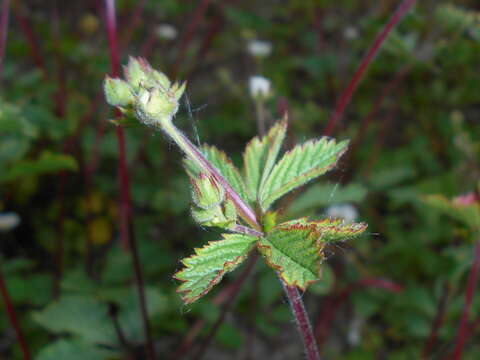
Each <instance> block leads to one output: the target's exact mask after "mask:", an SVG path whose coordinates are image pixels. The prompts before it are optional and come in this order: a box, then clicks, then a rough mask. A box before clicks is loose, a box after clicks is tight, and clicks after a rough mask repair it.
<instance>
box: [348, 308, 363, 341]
mask: <svg viewBox="0 0 480 360" xmlns="http://www.w3.org/2000/svg"><path fill="white" fill-rule="evenodd" d="M364 322H365V321H364V319H363V318H362V317H360V316H358V315H356V314H355V315H354V316H353V318H352V320H351V321H350V326H349V329H348V335H347V339H348V342H349V343H350V345H352V346H356V345H358V344H360V341H361V340H362V327H363V324H364Z"/></svg>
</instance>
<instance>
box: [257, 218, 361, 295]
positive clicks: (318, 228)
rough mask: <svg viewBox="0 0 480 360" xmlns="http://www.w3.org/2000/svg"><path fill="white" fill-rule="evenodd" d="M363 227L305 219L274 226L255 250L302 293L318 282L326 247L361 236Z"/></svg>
mask: <svg viewBox="0 0 480 360" xmlns="http://www.w3.org/2000/svg"><path fill="white" fill-rule="evenodd" d="M366 228H367V225H366V224H363V223H359V224H343V223H342V222H341V220H334V219H325V220H321V221H312V222H309V221H308V219H307V218H301V219H298V220H294V221H290V222H286V223H282V224H279V225H277V226H276V227H275V228H274V229H273V230H272V231H271V232H270V233H268V234H267V236H266V237H265V238H262V239H260V241H259V242H258V249H259V251H260V252H261V253H262V255H263V256H264V257H265V260H266V262H267V264H268V265H270V266H271V267H272V268H274V269H275V270H276V271H277V272H278V273H279V275H280V277H281V278H282V279H283V281H285V283H286V284H287V285H290V286H296V287H298V288H300V289H302V290H305V289H306V288H307V287H308V285H309V284H311V283H314V282H316V281H318V280H319V279H320V266H321V264H322V262H323V259H324V252H323V249H324V247H325V244H327V243H329V242H332V241H341V240H345V239H347V238H352V237H355V236H357V235H359V234H361V233H362V232H363V231H365V229H366Z"/></svg>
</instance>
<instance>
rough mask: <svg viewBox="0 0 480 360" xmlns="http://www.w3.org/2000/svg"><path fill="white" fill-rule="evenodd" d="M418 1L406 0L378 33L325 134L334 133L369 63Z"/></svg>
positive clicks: (343, 94) (340, 101) (343, 95)
mask: <svg viewBox="0 0 480 360" xmlns="http://www.w3.org/2000/svg"><path fill="white" fill-rule="evenodd" d="M415 3H416V0H404V1H403V2H402V3H401V4H400V6H399V7H398V9H397V10H396V11H395V13H394V14H393V16H392V17H391V18H390V20H389V21H388V23H387V25H386V26H385V27H384V28H383V29H382V31H381V32H380V34H378V36H377V38H376V39H375V42H374V43H373V45H372V47H371V48H370V50H368V52H367V54H366V55H365V57H364V58H363V60H362V62H361V63H360V66H359V67H358V69H357V71H356V72H355V74H354V75H353V79H352V81H351V82H350V83H349V84H348V86H347V88H346V89H345V91H344V92H343V93H342V95H341V96H340V99H339V100H338V102H337V106H336V108H335V111H334V112H333V114H332V116H331V117H330V120H329V121H328V124H327V127H326V129H325V132H324V135H326V136H330V135H332V133H333V131H334V129H335V126H336V125H337V123H338V122H339V121H340V119H341V118H342V116H343V114H344V112H345V108H346V107H347V105H348V104H349V103H350V100H351V99H352V95H353V93H354V92H355V90H356V89H357V86H358V84H359V83H360V80H361V79H362V76H363V74H364V73H365V71H366V70H367V69H368V67H369V65H370V64H371V63H372V61H373V59H374V58H375V56H376V55H377V54H378V52H379V51H380V49H381V47H382V45H383V44H384V43H385V40H386V39H387V37H388V35H389V34H390V32H391V31H392V30H393V29H394V28H395V26H396V25H397V24H398V23H399V22H400V20H402V18H403V17H404V16H405V15H406V13H407V12H408V11H409V10H410V9H411V8H412V6H413V5H414V4H415Z"/></svg>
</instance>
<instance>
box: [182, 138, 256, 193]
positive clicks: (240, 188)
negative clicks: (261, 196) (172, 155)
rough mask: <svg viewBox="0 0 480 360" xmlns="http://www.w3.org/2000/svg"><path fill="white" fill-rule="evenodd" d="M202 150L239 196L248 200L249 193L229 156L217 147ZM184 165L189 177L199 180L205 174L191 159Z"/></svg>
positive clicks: (185, 160) (207, 146)
mask: <svg viewBox="0 0 480 360" xmlns="http://www.w3.org/2000/svg"><path fill="white" fill-rule="evenodd" d="M200 150H201V151H202V153H203V155H204V156H205V157H206V158H207V160H208V161H210V162H211V163H212V164H213V165H214V166H215V167H216V168H217V170H218V171H219V172H220V174H222V176H223V177H224V178H225V179H226V180H227V181H228V182H229V183H230V185H231V186H232V188H233V189H234V190H235V191H236V192H237V194H238V195H240V197H241V198H242V199H247V192H246V189H245V184H244V183H243V179H242V176H241V175H240V172H239V171H238V169H237V167H236V166H235V165H234V164H233V162H232V160H230V158H229V157H228V156H227V154H225V152H223V151H222V150H219V149H217V148H216V147H215V146H209V145H204V146H202V148H201V149H200ZM184 165H185V169H186V171H187V173H188V175H189V176H190V177H192V178H198V177H199V176H200V173H201V172H203V171H202V170H201V169H200V167H199V166H198V165H197V164H195V163H194V162H193V161H192V160H191V159H184Z"/></svg>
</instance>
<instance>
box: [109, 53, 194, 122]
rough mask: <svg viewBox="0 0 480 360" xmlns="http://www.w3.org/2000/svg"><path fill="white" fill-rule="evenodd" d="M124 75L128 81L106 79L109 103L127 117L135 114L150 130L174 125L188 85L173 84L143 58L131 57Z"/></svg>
mask: <svg viewBox="0 0 480 360" xmlns="http://www.w3.org/2000/svg"><path fill="white" fill-rule="evenodd" d="M123 72H124V75H125V80H122V79H117V78H111V77H109V76H107V77H106V78H105V82H104V91H105V97H106V99H107V102H108V103H109V104H110V105H112V106H116V107H117V108H119V109H120V110H121V111H122V112H123V113H126V114H129V113H132V114H135V115H136V116H137V117H138V118H139V119H140V120H141V121H142V122H143V123H144V124H146V125H148V126H161V125H162V122H164V121H171V119H172V118H173V117H174V116H175V114H176V113H177V110H178V106H179V100H180V98H181V96H182V94H183V92H184V91H185V83H183V84H179V83H178V82H175V83H173V84H171V83H170V80H169V79H168V78H167V76H166V75H165V74H163V73H161V72H159V71H156V70H154V69H153V68H152V67H151V66H150V65H149V64H148V62H147V61H146V60H145V59H143V58H133V57H131V58H130V59H129V62H128V65H127V66H125V67H124V69H123Z"/></svg>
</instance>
